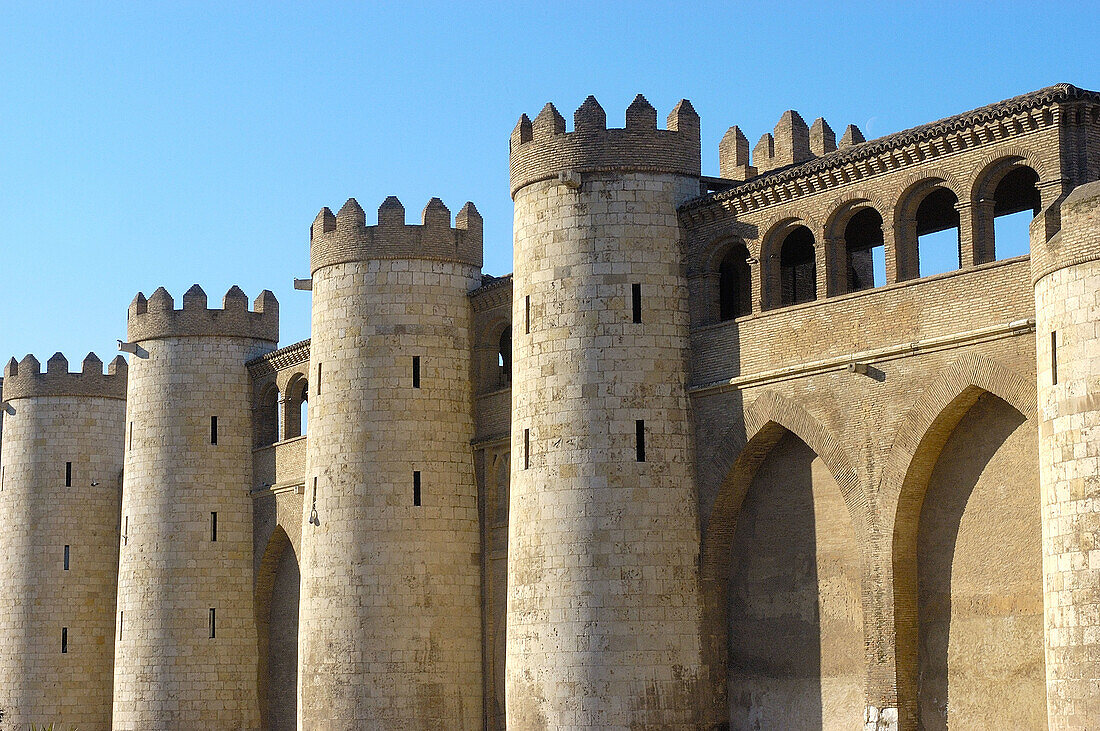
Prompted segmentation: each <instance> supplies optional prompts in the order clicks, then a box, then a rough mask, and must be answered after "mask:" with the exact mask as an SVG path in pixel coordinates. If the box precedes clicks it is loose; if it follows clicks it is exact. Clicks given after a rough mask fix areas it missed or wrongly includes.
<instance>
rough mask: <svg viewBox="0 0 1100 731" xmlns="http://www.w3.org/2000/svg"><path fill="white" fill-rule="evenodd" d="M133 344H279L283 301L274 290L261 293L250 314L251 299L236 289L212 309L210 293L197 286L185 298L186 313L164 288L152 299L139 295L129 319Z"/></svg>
mask: <svg viewBox="0 0 1100 731" xmlns="http://www.w3.org/2000/svg"><path fill="white" fill-rule="evenodd" d="M127 333H128V334H127V338H128V339H129V340H130V342H135V343H136V342H140V341H142V340H157V339H160V338H173V337H188V336H203V335H206V336H213V337H230V338H254V339H256V340H270V341H271V342H273V343H274V342H278V340H279V301H278V300H277V299H275V295H274V294H272V293H271V291H270V290H266V289H265V290H264V291H262V292H260V295H259V296H258V297H257V298H256V301H255V302H254V303H253V311H251V312H250V311H249V310H248V297H247V296H246V295H245V293H244V292H242V291H241V288H240V287H238V286H237V285H233V286H232V287H230V288H229V291H228V292H226V293H225V297H224V298H223V299H222V309H220V310H216V309H210V308H209V307H207V304H206V292H204V291H203V290H202V287H200V286H199V285H197V284H196V285H193V286H192V287H191V289H189V290H187V292H185V293H184V295H183V309H182V310H177V309H175V302H174V300H173V299H172V295H170V294H169V293H168V290H166V289H165V288H164V287H158V288H157V291H155V292H153V294H152V295H151V296H150V297H149V299H146V298H145V295H144V294H142V293H141V292H138V293H137V296H136V297H134V301H133V302H131V303H130V310H129V313H128V316H127Z"/></svg>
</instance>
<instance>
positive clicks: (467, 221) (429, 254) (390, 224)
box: [309, 195, 483, 273]
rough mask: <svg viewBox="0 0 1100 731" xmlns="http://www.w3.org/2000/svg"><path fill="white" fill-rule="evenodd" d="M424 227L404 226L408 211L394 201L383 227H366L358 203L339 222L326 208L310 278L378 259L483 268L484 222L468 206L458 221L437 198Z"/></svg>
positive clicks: (312, 250)
mask: <svg viewBox="0 0 1100 731" xmlns="http://www.w3.org/2000/svg"><path fill="white" fill-rule="evenodd" d="M420 220H421V222H420V224H419V225H417V224H407V223H405V206H403V205H402V204H401V201H399V200H398V199H397V197H396V196H392V195H391V196H390V197H389V198H387V199H386V200H384V201H383V202H382V205H381V206H379V207H378V223H377V225H374V226H368V225H367V218H366V214H365V213H364V212H363V208H362V206H360V205H359V203H358V201H356V200H355V199H354V198H348V200H347V203H345V204H344V205H343V207H342V208H340V211H339V213H337V214H336V215H335V216H334V215H332V211H331V210H329V209H328V208H327V207H326V208H322V209H321V212H320V213H318V214H317V218H315V219H314V221H313V226H312V227H310V231H309V239H310V244H309V258H310V272H311V273H312V272H316V271H317V270H318V269H321V268H322V267H327V266H332V265H333V264H345V263H348V262H353V261H371V260H375V259H434V260H440V261H454V262H458V263H460V264H469V265H471V266H475V267H481V263H482V238H483V237H482V219H481V214H480V213H478V211H477V208H476V207H475V206H474V204H473V203H470V202H467V203H466V205H464V206H463V207H462V210H460V211H459V212H458V215H457V216H455V221H454V224H455V225H454V228H452V227H451V211H450V210H449V209H448V208H447V206H445V205H443V201H441V200H439V199H438V198H432V199H431V200H430V201H428V204H427V205H426V206H424V211H423V212H422V213H421V219H420Z"/></svg>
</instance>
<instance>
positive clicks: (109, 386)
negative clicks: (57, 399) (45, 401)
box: [3, 353, 127, 401]
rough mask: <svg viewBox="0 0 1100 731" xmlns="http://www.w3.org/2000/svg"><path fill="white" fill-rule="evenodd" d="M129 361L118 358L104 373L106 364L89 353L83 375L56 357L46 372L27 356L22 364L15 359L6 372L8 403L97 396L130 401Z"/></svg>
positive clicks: (85, 359)
mask: <svg viewBox="0 0 1100 731" xmlns="http://www.w3.org/2000/svg"><path fill="white" fill-rule="evenodd" d="M126 375H127V366H126V360H125V359H123V358H121V357H116V358H115V359H114V360H112V361H111V363H110V364H109V365H108V366H107V372H106V373H104V372H103V361H102V360H100V359H99V357H98V356H97V355H96V354H95V353H89V354H88V355H87V356H86V357H85V358H84V362H83V363H82V365H81V370H80V372H77V373H70V372H69V361H68V359H67V358H66V357H65V356H64V355H63V354H61V353H54V354H53V355H52V356H51V357H50V359H49V360H48V361H46V372H45V373H42V367H41V365H40V364H39V362H38V359H37V358H35V357H34V356H33V355H30V354H28V355H26V356H24V357H23V359H22V360H21V361H18V362H17V361H16V360H15V358H12V359H11V360H9V361H8V364H7V366H5V368H4V393H3V397H4V401H14V400H15V399H23V398H37V397H44V396H95V397H99V398H109V399H125V398H126Z"/></svg>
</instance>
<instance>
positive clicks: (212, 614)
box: [210, 607, 216, 638]
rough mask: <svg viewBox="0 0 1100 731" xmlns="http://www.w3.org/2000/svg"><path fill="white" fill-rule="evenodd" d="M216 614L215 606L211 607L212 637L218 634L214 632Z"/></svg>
mask: <svg viewBox="0 0 1100 731" xmlns="http://www.w3.org/2000/svg"><path fill="white" fill-rule="evenodd" d="M214 614H215V612H214V607H210V637H211V638H213V637H215V636H216V634H215V632H214V625H215V622H214V620H215V617H214Z"/></svg>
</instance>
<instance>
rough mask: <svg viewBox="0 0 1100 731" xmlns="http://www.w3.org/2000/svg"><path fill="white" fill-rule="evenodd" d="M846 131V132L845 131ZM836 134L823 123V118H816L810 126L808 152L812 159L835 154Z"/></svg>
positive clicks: (826, 123) (827, 124)
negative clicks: (831, 153)
mask: <svg viewBox="0 0 1100 731" xmlns="http://www.w3.org/2000/svg"><path fill="white" fill-rule="evenodd" d="M845 131H847V130H845ZM836 149H837V146H836V132H833V128H832V127H830V126H829V123H828V122H826V121H825V118H824V117H818V118H817V119H815V120H814V123H813V125H811V126H810V152H811V154H812V155H813V156H814V157H821V156H822V155H828V154H829V153H830V152H836Z"/></svg>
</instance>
